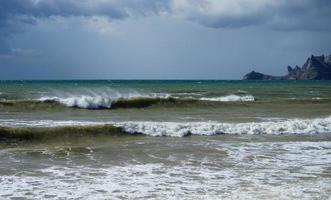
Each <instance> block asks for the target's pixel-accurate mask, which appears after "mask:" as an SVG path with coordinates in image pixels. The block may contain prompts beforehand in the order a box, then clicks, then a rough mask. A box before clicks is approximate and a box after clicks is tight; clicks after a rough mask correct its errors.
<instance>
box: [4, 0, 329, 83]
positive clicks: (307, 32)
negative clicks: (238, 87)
mask: <svg viewBox="0 0 331 200" xmlns="http://www.w3.org/2000/svg"><path fill="white" fill-rule="evenodd" d="M330 10H331V1H330V0H0V79H2V80H5V79H18V80H22V79H29V80H32V79H33V80H34V79H42V80H45V79H241V78H242V77H243V76H244V75H245V74H246V73H248V72H250V71H251V70H255V71H259V72H263V73H267V74H273V75H282V74H285V73H286V67H287V66H288V65H291V66H295V65H299V66H302V64H303V63H304V62H305V61H306V59H307V57H309V56H310V55H312V54H314V55H321V54H325V55H329V54H331V12H330Z"/></svg>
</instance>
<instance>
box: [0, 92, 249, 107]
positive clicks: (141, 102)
mask: <svg viewBox="0 0 331 200" xmlns="http://www.w3.org/2000/svg"><path fill="white" fill-rule="evenodd" d="M253 101H255V98H254V97H253V96H251V95H246V96H238V95H228V96H221V97H202V98H196V97H179V96H171V95H170V94H146V95H140V94H135V95H122V96H109V95H75V96H65V97H59V96H45V97H41V98H38V99H23V100H0V105H2V106H24V107H31V106H42V105H44V106H47V105H50V106H51V107H54V106H56V105H62V106H65V107H71V108H83V109H116V108H144V107H148V106H151V105H154V104H167V103H168V104H176V105H179V106H182V105H186V104H199V105H209V104H210V105H212V104H213V105H215V104H217V103H218V102H219V103H222V102H224V103H231V102H233V103H236V102H253ZM208 102H209V103H208Z"/></svg>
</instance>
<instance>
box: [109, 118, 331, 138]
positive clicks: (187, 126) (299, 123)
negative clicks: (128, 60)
mask: <svg viewBox="0 0 331 200" xmlns="http://www.w3.org/2000/svg"><path fill="white" fill-rule="evenodd" d="M114 125H115V126H117V127H121V128H122V129H123V131H124V132H128V133H132V134H133V133H141V134H145V135H150V136H177V137H183V136H186V135H217V134H236V135H241V134H250V135H256V134H270V135H281V134H311V135H313V134H324V133H331V116H330V117H327V118H316V119H289V120H284V121H274V122H269V121H268V122H246V123H218V122H188V123H177V122H123V123H116V124H114Z"/></svg>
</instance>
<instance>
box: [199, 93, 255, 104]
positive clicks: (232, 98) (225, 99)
mask: <svg viewBox="0 0 331 200" xmlns="http://www.w3.org/2000/svg"><path fill="white" fill-rule="evenodd" d="M199 100H202V101H220V102H232V101H244V102H249V101H255V97H254V96H252V95H245V96H239V95H235V94H231V95H228V96H222V97H203V98H199Z"/></svg>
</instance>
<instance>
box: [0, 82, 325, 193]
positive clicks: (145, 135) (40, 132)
mask: <svg viewBox="0 0 331 200" xmlns="http://www.w3.org/2000/svg"><path fill="white" fill-rule="evenodd" d="M330 196H331V82H330V81H203V80H196V81H158V80H154V81H119V80H118V81H114V80H113V81H107V80H103V81H101V80H100V81H84V80H79V81H2V82H0V199H45V198H47V199H330Z"/></svg>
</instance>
